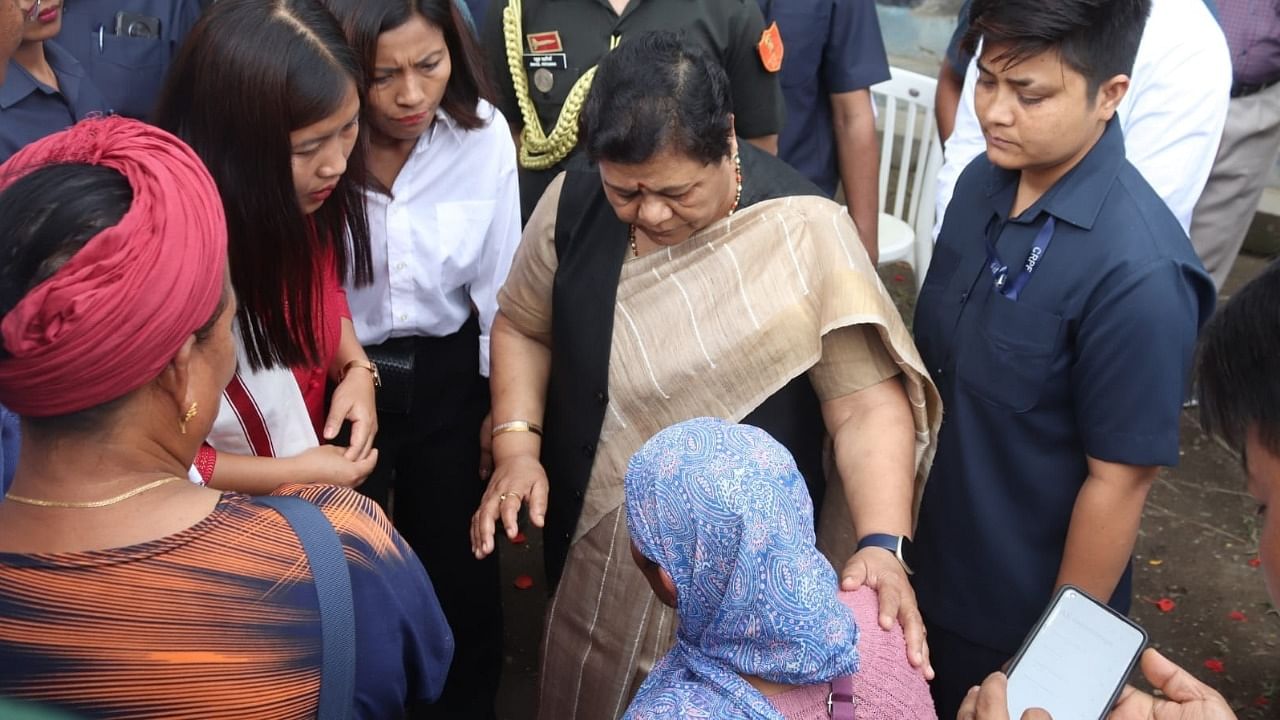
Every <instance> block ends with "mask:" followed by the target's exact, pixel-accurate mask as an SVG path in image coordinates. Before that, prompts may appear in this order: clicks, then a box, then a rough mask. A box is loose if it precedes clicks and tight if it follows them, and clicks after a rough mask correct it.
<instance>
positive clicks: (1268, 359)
mask: <svg viewBox="0 0 1280 720" xmlns="http://www.w3.org/2000/svg"><path fill="white" fill-rule="evenodd" d="M1277 358H1280V261H1275V262H1272V263H1271V265H1269V266H1268V267H1267V269H1266V270H1264V271H1263V272H1262V274H1261V275H1259V276H1258V277H1257V278H1255V279H1254V280H1253V281H1252V282H1250V283H1249V284H1248V285H1245V286H1244V288H1242V289H1241V290H1240V292H1238V293H1236V294H1235V295H1234V296H1232V298H1231V300H1230V301H1228V302H1227V304H1226V305H1224V306H1223V307H1222V308H1220V309H1219V310H1218V313H1217V314H1216V315H1214V316H1213V319H1212V320H1210V321H1209V323H1208V325H1207V326H1206V327H1205V329H1204V332H1203V333H1202V334H1201V336H1200V349H1199V351H1198V353H1197V358H1196V383H1197V387H1198V395H1199V400H1200V422H1201V424H1202V425H1203V426H1204V428H1205V430H1206V431H1208V432H1211V433H1214V434H1215V435H1218V436H1219V437H1221V438H1222V439H1223V440H1225V441H1226V442H1227V444H1228V445H1230V446H1231V447H1232V448H1233V449H1235V450H1236V451H1241V450H1243V448H1244V440H1245V435H1246V433H1248V431H1249V430H1250V429H1251V428H1252V429H1254V430H1256V431H1257V433H1258V438H1259V440H1261V442H1262V445H1263V447H1265V448H1266V449H1267V450H1268V451H1270V452H1271V453H1272V454H1274V455H1277V456H1280V375H1277V374H1276V367H1277V365H1276V362H1277Z"/></svg>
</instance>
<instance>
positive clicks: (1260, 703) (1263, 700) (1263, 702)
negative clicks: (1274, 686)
mask: <svg viewBox="0 0 1280 720" xmlns="http://www.w3.org/2000/svg"><path fill="white" fill-rule="evenodd" d="M1270 704H1271V698H1269V697H1267V696H1266V695H1259V696H1258V697H1256V698H1254V699H1253V706H1254V707H1260V708H1264V707H1267V706H1268V705H1270Z"/></svg>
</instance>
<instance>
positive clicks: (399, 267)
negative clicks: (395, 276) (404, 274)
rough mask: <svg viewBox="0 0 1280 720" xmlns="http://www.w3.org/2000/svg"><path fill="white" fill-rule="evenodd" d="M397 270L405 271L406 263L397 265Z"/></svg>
mask: <svg viewBox="0 0 1280 720" xmlns="http://www.w3.org/2000/svg"><path fill="white" fill-rule="evenodd" d="M396 269H397V270H403V269H404V263H402V262H399V263H396Z"/></svg>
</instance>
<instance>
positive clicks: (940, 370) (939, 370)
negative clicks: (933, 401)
mask: <svg viewBox="0 0 1280 720" xmlns="http://www.w3.org/2000/svg"><path fill="white" fill-rule="evenodd" d="M933 374H934V375H938V376H941V375H943V372H942V368H938V369H936V370H934V371H933Z"/></svg>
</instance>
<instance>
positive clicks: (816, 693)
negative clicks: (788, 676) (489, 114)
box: [769, 587, 938, 720]
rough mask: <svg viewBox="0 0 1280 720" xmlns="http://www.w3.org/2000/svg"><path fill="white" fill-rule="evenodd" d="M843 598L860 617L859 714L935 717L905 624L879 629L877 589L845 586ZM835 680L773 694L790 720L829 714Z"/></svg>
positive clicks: (822, 718) (892, 719) (895, 719)
mask: <svg viewBox="0 0 1280 720" xmlns="http://www.w3.org/2000/svg"><path fill="white" fill-rule="evenodd" d="M840 602H843V603H844V604H845V605H846V606H848V608H849V609H850V610H852V611H853V617H854V619H855V620H857V621H858V630H859V633H858V657H859V663H858V672H857V673H856V674H855V675H854V676H853V694H854V697H855V701H854V702H855V707H856V712H857V716H858V720H879V719H880V718H884V719H885V720H902V719H907V720H911V719H924V718H927V719H928V720H937V717H938V714H937V712H936V711H934V709H933V698H932V697H930V695H929V685H928V683H926V682H925V679H924V676H923V675H921V674H920V671H919V670H917V669H915V668H913V667H911V664H910V663H909V662H907V648H906V641H905V640H904V639H903V637H902V627H901V626H899V625H894V627H893V629H892V630H888V631H885V630H881V629H880V622H879V619H878V618H879V607H880V602H879V599H878V598H877V597H876V591H875V590H872V589H871V588H867V587H863V588H859V589H858V590H855V591H854V592H841V593H840ZM830 692H831V686H830V685H827V684H823V685H810V686H808V687H800V688H795V689H794V690H788V691H787V692H785V693H782V694H781V695H774V696H773V697H770V698H769V702H770V704H772V705H773V706H774V707H775V708H777V709H778V711H779V712H781V713H782V715H783V716H784V717H786V718H787V720H828V719H829V717H830V716H829V715H827V694H828V693H830Z"/></svg>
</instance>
